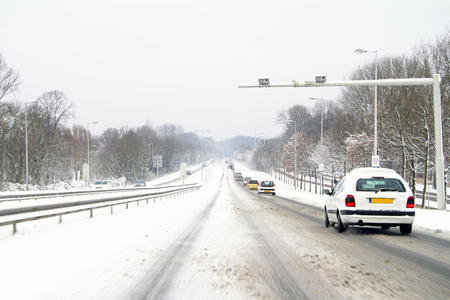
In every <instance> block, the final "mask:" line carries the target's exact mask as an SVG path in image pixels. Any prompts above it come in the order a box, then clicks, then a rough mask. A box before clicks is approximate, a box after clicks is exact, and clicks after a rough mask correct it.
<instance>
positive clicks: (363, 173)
mask: <svg viewBox="0 0 450 300" xmlns="http://www.w3.org/2000/svg"><path fill="white" fill-rule="evenodd" d="M345 177H346V178H361V177H391V178H397V179H401V180H403V178H402V177H401V176H400V175H399V174H398V173H397V172H395V170H392V169H388V168H358V169H354V170H352V171H351V172H350V173H348V174H347V176H345Z"/></svg>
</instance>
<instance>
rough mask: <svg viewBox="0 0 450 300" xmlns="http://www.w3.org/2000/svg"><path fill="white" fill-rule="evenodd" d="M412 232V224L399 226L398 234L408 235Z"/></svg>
mask: <svg viewBox="0 0 450 300" xmlns="http://www.w3.org/2000/svg"><path fill="white" fill-rule="evenodd" d="M411 231H412V224H403V225H400V233H401V234H402V235H408V234H410V233H411Z"/></svg>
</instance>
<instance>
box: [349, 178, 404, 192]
mask: <svg viewBox="0 0 450 300" xmlns="http://www.w3.org/2000/svg"><path fill="white" fill-rule="evenodd" d="M356 190H357V191H361V192H375V191H396V192H405V191H406V190H405V186H404V185H403V183H402V182H401V181H400V180H398V179H395V178H361V179H359V180H358V182H357V183H356Z"/></svg>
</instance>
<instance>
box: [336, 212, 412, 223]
mask: <svg viewBox="0 0 450 300" xmlns="http://www.w3.org/2000/svg"><path fill="white" fill-rule="evenodd" d="M339 213H340V216H341V220H342V222H343V223H344V224H347V225H383V224H384V225H393V226H394V225H401V224H412V223H413V222H414V216H415V212H414V211H411V210H406V211H405V210H362V209H355V210H341V211H339Z"/></svg>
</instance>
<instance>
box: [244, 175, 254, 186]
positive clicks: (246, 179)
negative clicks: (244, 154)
mask: <svg viewBox="0 0 450 300" xmlns="http://www.w3.org/2000/svg"><path fill="white" fill-rule="evenodd" d="M250 180H252V178H251V177H245V178H244V181H243V182H242V185H247V183H248V182H249V181H250Z"/></svg>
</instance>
